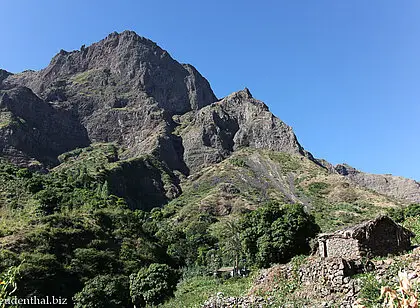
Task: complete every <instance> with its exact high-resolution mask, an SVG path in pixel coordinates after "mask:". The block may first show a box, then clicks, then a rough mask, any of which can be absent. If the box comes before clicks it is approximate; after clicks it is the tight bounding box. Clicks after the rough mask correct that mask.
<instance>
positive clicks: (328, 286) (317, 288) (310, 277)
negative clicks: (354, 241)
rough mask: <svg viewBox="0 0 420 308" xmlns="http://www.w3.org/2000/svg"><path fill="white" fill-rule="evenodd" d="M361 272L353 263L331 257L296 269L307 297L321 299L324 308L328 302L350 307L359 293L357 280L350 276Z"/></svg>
mask: <svg viewBox="0 0 420 308" xmlns="http://www.w3.org/2000/svg"><path fill="white" fill-rule="evenodd" d="M361 271H362V270H361V267H360V266H358V265H357V264H356V263H355V262H353V261H346V260H344V259H343V258H339V257H333V258H325V259H310V260H308V262H307V263H305V264H303V265H302V266H301V267H300V268H299V269H298V276H299V280H300V282H301V283H302V286H303V289H304V290H305V294H306V295H307V296H310V297H314V296H316V297H318V298H321V299H322V300H323V301H325V303H326V307H328V306H329V305H328V303H329V302H331V303H332V302H334V303H337V302H339V303H341V306H340V307H351V305H352V304H353V303H354V301H355V300H356V298H357V293H358V292H359V291H360V287H359V285H358V282H357V280H355V279H352V278H351V276H353V275H355V274H357V273H360V272H361ZM308 290H310V291H309V292H308ZM303 295H304V294H303Z"/></svg>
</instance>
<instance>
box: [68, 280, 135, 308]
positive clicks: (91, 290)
mask: <svg viewBox="0 0 420 308" xmlns="http://www.w3.org/2000/svg"><path fill="white" fill-rule="evenodd" d="M73 300H74V307H75V308H84V307H91V308H102V307H107V308H126V307H127V308H128V307H130V308H131V307H132V304H131V302H130V292H129V279H128V277H127V276H113V275H101V276H96V277H95V278H93V279H91V280H89V281H88V282H87V283H86V284H85V286H84V287H83V289H82V291H80V292H79V293H77V294H76V295H75V296H74V297H73Z"/></svg>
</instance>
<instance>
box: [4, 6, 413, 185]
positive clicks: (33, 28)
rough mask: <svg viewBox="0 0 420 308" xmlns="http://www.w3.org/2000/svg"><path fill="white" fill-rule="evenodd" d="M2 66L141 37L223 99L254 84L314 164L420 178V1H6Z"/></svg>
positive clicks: (18, 66) (35, 65)
mask: <svg viewBox="0 0 420 308" xmlns="http://www.w3.org/2000/svg"><path fill="white" fill-rule="evenodd" d="M0 13H1V18H0V24H1V29H2V31H1V36H0V38H1V46H0V67H1V68H3V69H6V70H8V71H11V72H19V71H22V70H25V69H41V68H43V67H45V66H46V65H48V63H49V61H50V59H51V57H52V56H53V55H54V54H56V53H57V52H58V51H59V50H60V49H65V50H73V49H79V48H80V46H81V45H83V44H86V45H89V44H90V43H93V42H95V41H98V40H100V39H102V38H104V37H105V36H106V35H107V34H109V33H110V32H113V31H118V32H120V31H123V30H126V29H129V30H134V31H136V32H137V33H138V34H139V35H142V36H145V37H148V38H150V39H151V40H153V41H155V42H157V43H158V44H159V45H160V46H161V47H162V48H164V49H166V50H167V51H168V52H169V53H170V54H171V55H172V57H173V58H175V59H176V60H178V61H180V62H184V63H191V64H193V65H194V66H195V67H196V68H197V69H198V70H199V71H200V72H201V73H202V74H203V75H204V76H205V77H206V78H207V79H208V80H209V81H210V84H211V85H212V88H213V90H214V91H215V93H216V95H217V96H218V97H223V96H225V95H227V94H229V93H231V92H233V91H237V90H239V89H242V88H244V87H245V86H246V87H248V88H249V89H250V90H251V92H252V94H253V96H254V97H256V98H258V99H260V100H263V101H264V102H265V103H266V104H267V105H268V106H269V107H270V109H271V111H272V112H273V113H274V114H275V115H277V116H278V117H279V118H280V119H282V120H283V121H285V122H286V123H287V124H289V125H291V126H292V127H293V128H294V130H295V133H296V135H297V136H298V139H299V141H300V143H301V144H302V145H303V146H304V147H305V149H307V150H309V151H310V152H312V153H313V154H314V156H316V157H320V158H325V159H327V160H328V161H330V162H332V163H334V164H336V163H342V162H346V163H348V164H350V165H352V166H354V167H356V168H358V169H361V170H363V171H366V172H372V173H392V174H394V175H401V176H406V177H410V178H413V179H416V180H420V164H419V163H418V162H419V157H420V143H419V133H420V121H419V116H420V105H419V99H420V61H419V60H420V2H419V1H417V0H407V1H397V0H395V1H388V0H369V1H366V0H347V1H338V0H329V1H326V0H316V1H313V0H306V1H303V0H293V1H292V0H289V1H283V0H277V1H268V0H260V1H247V0H242V1H239V0H223V1H220V0H213V1H197V0H196V1H183V0H177V1H173V0H160V1H152V0H149V1H141V0H137V1H134V0H133V1H124V0H119V1H103V0H102V1H97V0H84V1H80V0H72V1H57V0H55V1H51V0H39V1H34V0H26V1H23V0H0Z"/></svg>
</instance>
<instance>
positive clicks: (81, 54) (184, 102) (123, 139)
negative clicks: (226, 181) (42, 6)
mask: <svg viewBox="0 0 420 308" xmlns="http://www.w3.org/2000/svg"><path fill="white" fill-rule="evenodd" d="M0 82H1V85H0V90H1V91H2V93H3V94H5V95H9V94H8V93H9V92H10V91H13V92H14V93H15V94H14V100H15V101H16V102H22V103H21V104H25V102H26V101H28V100H30V99H34V100H35V98H36V100H37V101H38V104H39V105H43V106H44V108H47V109H49V110H50V113H51V112H52V113H54V114H60V115H61V114H64V113H66V114H67V118H68V119H67V120H66V121H68V122H71V123H73V124H74V127H70V130H72V129H74V130H75V131H79V130H80V129H79V127H83V129H82V130H84V131H85V135H84V136H83V138H79V137H80V136H78V135H77V134H75V136H74V138H71V139H77V140H78V142H77V141H76V142H75V141H74V140H68V138H66V137H65V136H64V135H63V136H62V137H63V138H62V139H63V140H62V143H63V145H62V146H61V147H59V148H58V149H57V151H54V150H51V152H50V153H44V152H39V151H33V152H34V153H35V154H33V153H32V152H31V153H27V154H28V155H29V154H31V155H32V154H33V156H34V157H35V158H36V159H38V160H39V161H41V162H44V163H46V162H48V164H47V165H51V164H53V163H54V159H52V157H55V156H57V153H58V154H59V152H60V151H68V150H69V149H72V148H74V147H76V146H77V147H80V146H86V145H87V144H89V143H93V142H116V143H117V144H120V145H121V146H122V147H124V148H125V149H126V154H125V156H126V157H134V156H137V155H139V154H143V153H154V152H157V153H159V152H162V151H161V149H165V153H170V155H166V156H167V157H163V158H164V159H166V161H167V163H168V164H169V165H170V166H171V167H172V168H174V169H179V170H181V171H183V172H188V170H187V168H186V166H185V164H183V162H182V147H181V146H180V145H179V141H178V140H177V138H174V137H172V136H171V131H172V129H173V126H174V123H173V122H172V115H174V114H183V113H186V112H188V111H191V110H197V109H199V108H201V107H203V106H206V105H209V104H211V103H212V102H214V101H216V100H217V99H216V97H215V95H214V94H213V91H212V90H211V88H210V85H209V83H208V82H207V81H206V80H205V79H204V78H203V77H202V76H201V75H200V74H199V73H198V72H197V70H196V69H194V68H193V67H192V66H190V65H182V64H180V63H178V62H176V61H175V60H173V59H172V58H171V57H170V55H169V54H168V53H167V52H166V51H164V50H162V49H161V48H160V47H158V46H157V45H156V44H155V43H153V42H152V41H150V40H148V39H145V38H142V37H140V36H138V35H137V34H135V33H134V32H130V31H125V32H123V33H120V34H118V33H113V34H110V35H109V36H108V37H107V38H105V39H104V40H102V41H100V42H98V43H95V44H93V45H91V46H89V47H84V46H82V47H81V49H80V50H79V51H72V52H66V51H63V50H62V51H60V53H59V54H57V55H56V56H55V57H54V58H53V59H52V61H51V63H50V64H49V65H48V67H46V68H45V69H43V70H41V71H39V72H34V71H25V72H23V73H20V74H15V75H12V74H10V73H7V72H5V71H2V72H1V73H0ZM21 87H26V88H28V89H31V90H32V91H33V93H32V92H31V91H30V90H28V89H27V90H25V91H23V92H25V93H21V92H22V91H17V90H16V89H17V88H21ZM16 92H17V93H16ZM19 93H21V94H19ZM29 96H31V97H30V98H29ZM36 96H37V97H36ZM17 104H20V103H17ZM68 110H71V112H67V111H68ZM12 113H13V111H12ZM19 116H20V117H21V118H22V119H23V120H25V121H26V118H27V117H28V118H30V117H31V116H33V114H32V113H31V111H29V110H28V112H27V113H25V114H20V115H19ZM54 118H55V116H53V117H51V116H50V115H49V114H48V113H46V114H45V116H44V117H42V118H40V119H39V120H40V121H43V122H45V125H46V126H50V127H53V126H54V125H53V123H52V122H51V123H49V122H50V119H51V121H53V119H54ZM28 124H29V123H28ZM54 130H57V131H59V130H60V128H59V127H56V128H55V129H54ZM39 134H40V137H39V138H41V139H42V138H44V137H43V132H40V133H39ZM28 138H31V137H28ZM45 139H46V140H47V139H48V138H47V137H45ZM4 143H5V144H10V143H11V142H10V140H9V141H7V140H4ZM13 147H17V148H16V150H17V151H18V152H23V153H26V152H27V149H26V148H24V147H22V146H21V145H20V143H17V144H13ZM180 151H181V152H180ZM38 152H39V153H38Z"/></svg>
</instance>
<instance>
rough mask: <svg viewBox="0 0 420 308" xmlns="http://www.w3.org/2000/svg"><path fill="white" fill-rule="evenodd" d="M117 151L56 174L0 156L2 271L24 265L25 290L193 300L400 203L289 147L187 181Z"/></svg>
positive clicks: (112, 299) (78, 157) (81, 153)
mask: <svg viewBox="0 0 420 308" xmlns="http://www.w3.org/2000/svg"><path fill="white" fill-rule="evenodd" d="M120 156H121V152H120V149H118V148H117V147H116V146H115V145H113V144H95V145H92V146H90V147H88V148H84V149H76V150H74V151H71V152H69V153H65V154H63V155H61V156H60V157H59V159H60V161H61V164H60V165H59V166H57V167H56V168H54V169H53V170H52V171H51V172H50V173H48V174H41V173H36V172H32V171H30V170H28V169H20V168H18V167H15V166H13V165H10V164H8V163H6V162H0V185H1V186H0V226H1V229H0V232H1V238H0V271H3V272H6V271H7V270H8V269H10V268H11V267H13V266H18V265H19V264H21V263H22V262H23V264H22V266H21V269H20V274H19V277H18V278H17V285H18V289H17V291H16V295H17V296H21V297H29V296H33V295H36V296H38V297H43V296H46V295H53V294H54V295H56V296H62V297H66V298H68V299H72V301H73V304H74V305H75V306H76V307H85V306H89V303H92V302H97V303H99V305H101V303H103V305H104V307H131V306H132V305H133V304H134V303H136V304H137V305H138V306H145V305H146V306H152V305H158V304H161V303H163V302H165V301H167V304H165V305H169V306H170V305H172V307H177V305H178V306H179V305H181V304H180V303H182V302H183V301H185V303H187V305H188V306H190V307H194V306H197V305H199V304H200V303H201V302H202V301H203V299H206V298H207V297H208V296H210V295H212V294H213V291H215V292H216V290H217V291H218V290H220V291H222V292H227V293H226V295H229V292H230V293H232V295H240V294H243V292H245V289H246V286H248V285H249V283H250V280H249V278H245V279H235V280H227V281H224V280H218V279H215V278H212V277H211V276H212V274H213V271H214V270H216V269H218V268H220V267H222V266H234V265H238V266H247V267H248V268H259V267H268V266H270V265H271V264H273V263H277V262H287V261H288V260H290V259H291V258H293V257H294V256H295V255H297V254H302V253H308V252H309V240H310V239H311V238H313V237H314V236H315V235H316V233H317V232H319V231H320V228H319V227H318V225H320V226H321V229H322V230H328V229H329V228H338V227H340V226H343V225H346V224H350V223H354V222H358V221H360V220H364V219H366V218H371V217H372V216H374V215H376V214H377V213H379V212H381V211H383V209H384V207H381V204H382V203H383V204H385V206H388V205H391V206H392V205H396V204H395V203H393V202H392V200H388V199H386V198H385V197H383V196H380V195H377V194H375V193H372V192H368V191H364V190H361V189H359V188H356V187H353V186H351V185H350V184H349V183H347V182H345V181H344V180H343V179H341V178H340V177H339V176H338V175H337V177H335V178H333V179H331V178H330V175H328V173H327V172H326V170H324V169H323V168H322V167H320V166H318V165H316V164H314V163H313V162H312V161H310V160H308V159H306V158H304V157H300V156H294V155H290V154H285V153H274V152H272V151H265V150H251V149H242V150H240V151H238V152H237V153H234V154H233V155H232V157H230V158H228V159H226V160H225V161H223V162H221V163H219V164H217V165H213V166H210V167H207V168H205V169H203V170H202V171H200V172H198V173H195V174H192V175H191V176H190V177H188V179H184V180H183V182H182V183H180V182H179V180H178V178H177V177H176V176H175V175H174V173H173V172H172V171H171V170H169V169H168V168H167V166H166V165H164V164H163V163H161V162H160V161H158V160H157V159H156V158H155V157H153V156H150V155H146V156H143V157H138V158H136V159H131V160H121V159H120ZM181 187H182V190H183V191H182V193H181ZM179 194H180V195H179ZM411 211H415V209H414V208H412V209H411ZM407 213H408V212H407ZM410 213H411V212H410ZM407 215H408V214H407ZM197 268H199V269H200V271H199V274H196V275H189V276H188V277H187V276H186V274H187V273H191V272H192V271H194V269H197ZM181 275H184V277H185V278H184V279H182V281H181V283H179V284H178V287H177V289H176V286H177V283H178V278H179V277H180V276H181ZM69 286H70V287H69ZM193 287H196V288H197V290H200V289H203V288H207V289H208V290H207V291H208V292H207V291H206V292H204V291H202V292H199V291H196V290H192V288H193ZM229 290H231V291H229ZM173 294H175V298H172V299H171V296H172V295H173ZM169 306H168V307H169ZM188 306H186V307H188Z"/></svg>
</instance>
